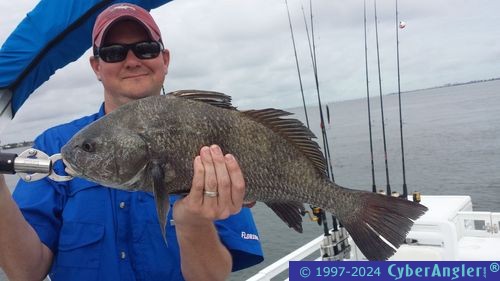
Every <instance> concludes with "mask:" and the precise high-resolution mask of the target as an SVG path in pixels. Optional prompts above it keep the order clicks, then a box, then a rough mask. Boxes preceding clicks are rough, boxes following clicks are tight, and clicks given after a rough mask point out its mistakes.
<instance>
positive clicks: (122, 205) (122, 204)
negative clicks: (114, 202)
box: [120, 201, 125, 209]
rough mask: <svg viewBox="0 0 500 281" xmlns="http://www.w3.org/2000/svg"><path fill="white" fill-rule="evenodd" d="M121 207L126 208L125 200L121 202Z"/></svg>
mask: <svg viewBox="0 0 500 281" xmlns="http://www.w3.org/2000/svg"><path fill="white" fill-rule="evenodd" d="M120 208H122V209H123V208H125V202H123V201H122V202H120Z"/></svg>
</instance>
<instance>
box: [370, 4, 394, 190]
mask: <svg viewBox="0 0 500 281" xmlns="http://www.w3.org/2000/svg"><path fill="white" fill-rule="evenodd" d="M373 3H374V8H375V38H376V41H377V65H378V85H379V92H380V112H381V114H382V139H383V142H384V160H385V176H386V181H387V189H386V192H387V195H388V196H391V194H392V192H391V185H390V183H389V165H388V161H387V142H386V138H385V120H384V101H383V98H382V77H381V74H380V52H379V46H378V27H377V26H378V24H377V20H378V19H377V0H374V2H373Z"/></svg>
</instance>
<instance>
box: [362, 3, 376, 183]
mask: <svg viewBox="0 0 500 281" xmlns="http://www.w3.org/2000/svg"><path fill="white" fill-rule="evenodd" d="M363 8H364V29H365V72H366V104H367V106H368V131H369V135H370V161H371V168H372V191H373V192H377V186H376V185H375V163H374V162H373V137H372V121H371V120H372V119H371V118H372V117H371V108H370V87H369V80H368V45H367V42H366V0H364V6H363Z"/></svg>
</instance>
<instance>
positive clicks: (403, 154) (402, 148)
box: [396, 0, 408, 198]
mask: <svg viewBox="0 0 500 281" xmlns="http://www.w3.org/2000/svg"><path fill="white" fill-rule="evenodd" d="M400 28H401V24H400V23H399V15H398V0H396V57H397V60H396V61H397V69H398V98H399V132H400V136H401V164H402V170H403V194H402V195H401V197H403V198H408V187H407V186H406V169H405V150H404V145H403V117H402V116H403V115H402V113H401V78H400V75H399V29H400Z"/></svg>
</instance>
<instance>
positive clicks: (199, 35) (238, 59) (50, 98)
mask: <svg viewBox="0 0 500 281" xmlns="http://www.w3.org/2000/svg"><path fill="white" fill-rule="evenodd" d="M36 3H37V1H35V0H29V1H21V2H20V3H18V4H16V5H12V4H8V3H3V2H2V4H0V14H1V17H0V19H2V20H1V22H0V41H5V39H6V38H7V36H8V34H10V32H11V31H12V30H13V29H14V28H15V26H16V24H17V23H18V22H20V20H21V19H22V18H23V17H24V16H25V14H26V13H27V12H28V11H29V10H30V9H32V8H33V7H34V5H35V4H36ZM394 3H395V2H394V1H378V2H377V5H378V6H377V11H378V24H379V25H378V31H379V47H380V59H381V71H382V77H381V80H382V90H383V93H384V94H389V93H393V92H395V91H397V76H396V70H397V68H396V66H397V64H396V63H397V61H396V38H395V35H396V34H395V32H396V29H395V7H394ZM288 4H289V7H290V14H291V17H292V24H293V28H294V32H295V39H296V45H297V53H298V55H299V63H300V70H301V74H302V79H303V85H304V94H305V96H306V102H307V103H308V104H310V105H311V106H315V105H316V104H317V100H316V86H315V83H314V76H313V71H312V68H311V59H310V53H309V47H308V46H309V45H308V42H307V36H306V29H305V26H304V18H303V13H302V6H303V8H304V10H305V13H306V17H307V20H309V1H305V0H289V1H288ZM313 9H314V32H315V43H316V53H317V63H318V78H319V81H320V90H321V94H322V100H323V101H324V102H331V101H339V100H346V99H355V98H363V97H365V96H366V82H365V57H364V31H363V1H359V0H358V1H332V0H315V1H313ZM499 10H500V2H499V1H496V0H463V1H453V0H422V1H414V2H408V1H399V17H400V19H402V20H405V21H406V22H407V27H406V28H405V29H403V30H399V39H400V45H399V47H400V70H401V86H402V89H403V90H414V89H418V88H426V87H431V86H437V85H443V84H446V83H450V82H461V81H470V80H477V79H485V78H491V77H499V76H500V72H499V70H498V69H499V68H498V65H499V57H500V56H499V55H500V53H499V52H500V51H499V50H500V33H498V32H496V30H498V29H499V25H500V24H499V21H498V15H497V14H498V11H499ZM152 13H153V15H154V17H155V18H156V19H157V21H158V23H159V26H160V28H161V30H162V32H163V35H164V37H165V43H166V46H167V48H169V49H170V51H171V56H172V61H171V66H170V69H169V75H168V76H167V79H166V85H165V86H166V90H167V91H171V90H178V89H189V88H190V89H193V88H198V89H210V90H217V91H222V92H226V93H227V94H230V95H232V96H233V103H234V104H235V105H237V106H238V107H239V108H246V109H248V108H265V107H277V108H290V107H297V106H301V103H302V98H301V96H300V88H299V81H298V78H297V69H296V65H295V58H294V54H293V48H292V42H291V38H290V30H289V27H288V18H287V12H286V7H285V3H284V1H269V0H253V1H244V0H213V1H203V0H183V1H172V2H170V3H168V4H166V5H164V6H162V7H160V8H158V9H155V10H154V11H153V12H152ZM367 24H368V26H367V32H368V33H367V38H368V43H367V45H368V70H369V79H370V91H371V93H373V94H375V93H377V94H378V73H377V58H376V45H375V28H374V15H373V1H367ZM308 28H309V32H310V31H311V26H309V27H308ZM89 55H90V53H89V52H87V53H86V54H85V55H84V56H83V57H82V58H81V59H80V60H78V61H76V62H75V63H73V64H71V65H69V66H67V67H66V68H64V69H62V70H59V71H57V72H56V74H55V75H54V76H53V77H52V78H51V79H50V81H48V82H47V83H45V84H44V85H43V86H42V87H41V88H40V89H38V90H37V91H36V94H35V95H33V97H32V98H31V99H30V103H29V104H27V105H26V106H25V107H23V109H22V110H21V112H20V113H19V114H18V116H16V118H15V120H14V126H10V127H11V128H8V130H4V132H2V136H1V137H0V140H1V141H2V142H4V143H5V142H6V140H24V138H31V137H32V136H34V135H36V134H38V133H39V132H41V131H42V130H43V129H44V128H46V127H48V126H51V125H52V124H56V123H57V122H66V121H69V120H71V118H75V117H76V116H80V115H84V114H90V113H92V112H95V111H97V109H98V107H99V105H100V103H101V102H102V89H101V86H100V84H99V82H97V81H96V79H95V77H94V75H93V73H92V71H91V69H90V67H89V65H88V56H89Z"/></svg>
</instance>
